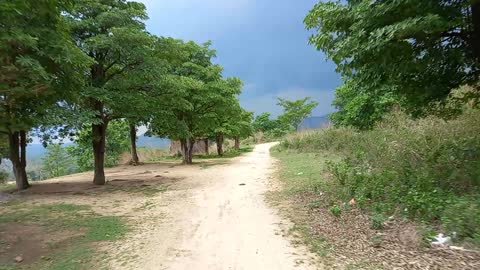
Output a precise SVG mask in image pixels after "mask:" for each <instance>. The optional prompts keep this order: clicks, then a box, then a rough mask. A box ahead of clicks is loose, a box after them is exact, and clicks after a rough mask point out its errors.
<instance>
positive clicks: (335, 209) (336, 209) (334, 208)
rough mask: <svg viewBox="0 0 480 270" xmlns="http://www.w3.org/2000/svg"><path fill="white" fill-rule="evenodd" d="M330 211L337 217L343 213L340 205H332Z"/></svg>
mask: <svg viewBox="0 0 480 270" xmlns="http://www.w3.org/2000/svg"><path fill="white" fill-rule="evenodd" d="M330 213H332V215H334V216H335V217H340V215H341V214H342V208H341V207H340V206H338V205H334V206H332V207H330Z"/></svg>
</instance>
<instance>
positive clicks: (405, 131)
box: [279, 110, 480, 241]
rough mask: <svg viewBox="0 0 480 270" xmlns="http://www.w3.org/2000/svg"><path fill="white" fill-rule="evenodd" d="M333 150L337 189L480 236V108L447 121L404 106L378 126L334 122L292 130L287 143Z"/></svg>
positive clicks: (364, 201)
mask: <svg viewBox="0 0 480 270" xmlns="http://www.w3.org/2000/svg"><path fill="white" fill-rule="evenodd" d="M279 148H280V149H290V150H295V151H300V152H308V153H315V152H319V151H327V152H333V153H335V154H336V155H337V156H338V155H339V156H341V157H342V158H341V160H332V161H330V162H329V163H328V168H329V170H330V173H331V174H332V177H333V179H334V180H335V183H332V184H336V185H339V186H341V187H343V188H339V189H337V190H338V192H342V193H343V194H341V195H342V196H344V197H345V198H352V197H353V198H355V199H356V200H357V201H358V203H359V205H360V206H362V207H366V208H375V209H376V210H375V211H378V209H380V210H381V211H383V212H386V213H388V214H391V213H392V212H395V211H397V212H399V211H400V212H401V213H402V214H404V215H406V216H408V217H409V218H412V219H421V220H423V221H427V222H441V224H443V226H444V228H445V229H446V230H449V231H455V232H456V233H457V234H458V236H459V237H461V238H471V239H477V241H478V240H480V203H479V198H480V197H479V194H480V111H478V110H471V111H467V112H465V113H464V114H463V115H461V116H459V117H457V118H456V119H453V120H449V121H445V120H442V119H440V118H436V117H428V118H425V119H420V120H412V119H410V118H409V117H407V116H406V115H404V114H402V113H399V112H396V113H393V114H391V115H389V116H388V117H386V118H385V119H384V121H382V122H381V123H380V124H379V125H377V126H376V127H375V128H374V129H372V130H368V131H357V130H354V129H350V128H328V129H324V130H315V131H306V132H300V133H297V134H293V135H290V136H288V137H286V138H285V139H284V140H283V141H282V142H281V144H280V146H279Z"/></svg>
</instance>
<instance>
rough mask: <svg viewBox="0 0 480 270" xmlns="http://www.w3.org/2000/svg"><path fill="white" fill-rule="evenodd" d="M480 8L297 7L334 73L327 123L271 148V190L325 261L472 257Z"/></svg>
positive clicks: (412, 262) (413, 263) (479, 230)
mask: <svg viewBox="0 0 480 270" xmlns="http://www.w3.org/2000/svg"><path fill="white" fill-rule="evenodd" d="M479 17H480V2H479V1H447V2H445V1H443V2H442V1H390V2H388V1H376V2H374V3H373V2H371V1H346V2H345V1H344V2H333V1H327V2H319V3H318V4H316V5H315V6H314V8H313V9H312V10H311V11H310V12H309V14H308V15H307V17H306V18H305V24H306V26H307V28H309V29H311V30H313V31H314V34H313V35H312V36H311V38H310V43H311V44H312V45H314V46H315V47H317V48H318V49H319V50H322V51H323V52H324V53H325V54H326V56H327V58H328V59H331V60H332V61H333V62H335V64H336V65H337V70H338V72H340V73H341V74H342V76H343V85H341V86H340V87H338V88H337V89H336V95H335V101H334V103H333V104H334V105H335V107H336V108H337V111H336V112H334V113H333V114H332V115H330V119H331V126H330V127H328V128H324V129H322V130H313V131H305V132H298V133H293V134H289V135H286V136H285V137H284V138H283V139H282V140H281V142H280V145H279V146H278V147H276V148H275V149H274V150H273V154H274V155H275V156H276V157H278V158H279V159H280V164H281V166H280V171H279V173H280V178H281V179H282V180H283V183H284V189H283V191H281V192H277V193H273V195H272V198H273V201H274V202H276V203H278V204H279V205H280V206H282V205H283V206H282V208H283V209H286V210H285V211H284V212H285V213H286V214H287V215H289V217H290V218H292V220H293V221H294V223H295V226H294V227H293V228H292V232H296V233H297V234H300V236H301V239H302V240H301V241H303V242H305V243H306V244H308V245H309V246H310V247H311V248H312V250H313V251H315V252H316V253H318V254H320V255H323V256H331V259H332V260H331V261H332V263H333V264H338V265H341V267H340V268H342V267H346V268H347V269H392V268H395V267H400V268H401V269H426V268H431V267H433V268H438V269H476V268H478V263H477V262H478V259H479V254H480V253H479V252H478V247H479V246H480V203H479V202H480V174H479V172H480V136H479V134H480V129H479V126H480V125H479V124H480V111H479V109H478V101H479V97H480V95H479V77H478V75H479V70H480V57H479V54H478V50H477V49H476V48H478V44H480V43H479V41H480V39H479V37H480V25H479V21H478V18H479ZM285 204H287V206H286V207H285ZM292 212H293V213H294V214H293V213H292ZM439 233H443V237H446V238H445V239H448V240H445V242H443V243H440V244H437V246H435V245H433V244H432V242H433V240H434V239H436V237H437V235H438V234H439ZM294 235H295V234H294ZM442 241H443V240H442ZM437 242H438V239H437ZM432 245H433V246H434V247H438V249H436V248H431V247H432ZM455 245H459V246H461V247H460V248H459V247H458V246H457V247H456V246H455ZM455 248H456V249H457V250H459V251H457V252H454V251H452V250H455ZM329 254H330V255H329ZM339 257H340V258H341V259H340V260H339V259H338V258H339ZM332 267H333V268H335V267H334V266H332ZM342 269H343V268H342Z"/></svg>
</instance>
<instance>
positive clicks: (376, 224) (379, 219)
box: [371, 213, 385, 230]
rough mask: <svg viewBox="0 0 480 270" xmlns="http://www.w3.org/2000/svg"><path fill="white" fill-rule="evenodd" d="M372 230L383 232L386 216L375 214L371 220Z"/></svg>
mask: <svg viewBox="0 0 480 270" xmlns="http://www.w3.org/2000/svg"><path fill="white" fill-rule="evenodd" d="M371 221H372V225H371V228H372V229H374V230H381V229H383V227H384V223H385V216H384V215H383V214H382V213H375V214H374V215H372V218H371Z"/></svg>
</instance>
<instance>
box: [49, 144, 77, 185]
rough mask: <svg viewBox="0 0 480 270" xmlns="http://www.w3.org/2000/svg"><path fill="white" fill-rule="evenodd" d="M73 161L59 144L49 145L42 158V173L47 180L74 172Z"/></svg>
mask: <svg viewBox="0 0 480 270" xmlns="http://www.w3.org/2000/svg"><path fill="white" fill-rule="evenodd" d="M74 164H75V161H74V159H73V158H72V157H71V156H70V155H69V154H68V153H67V150H66V149H65V148H64V147H63V146H62V145H61V144H50V145H49V146H48V147H47V153H46V155H45V157H43V158H42V171H44V172H46V173H47V175H48V177H49V178H55V177H60V176H64V175H68V174H72V173H74V172H75V165H74Z"/></svg>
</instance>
